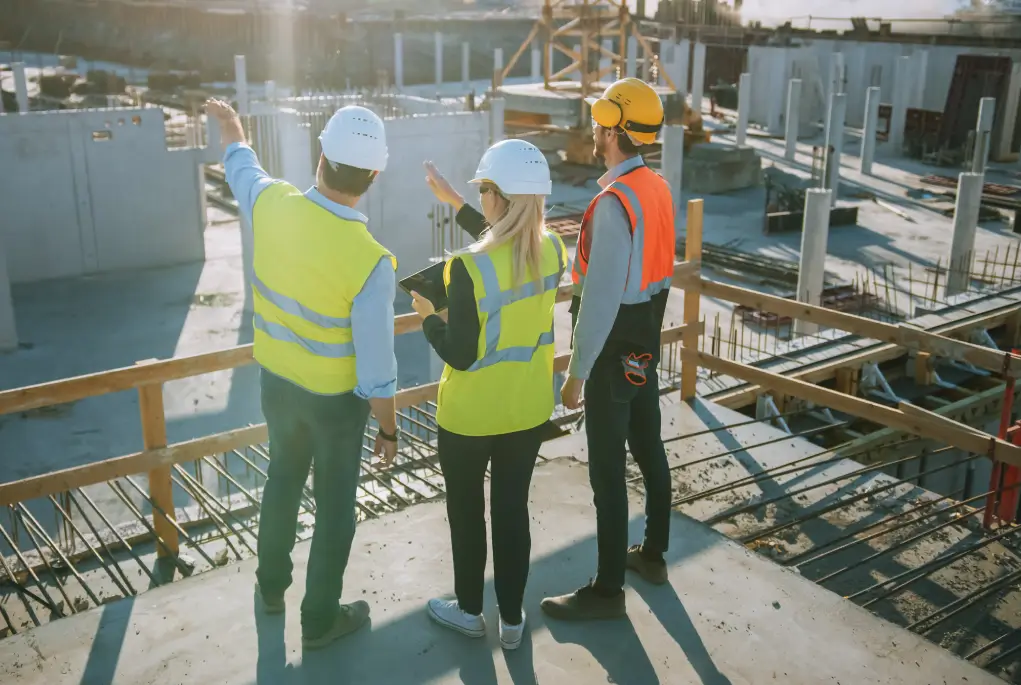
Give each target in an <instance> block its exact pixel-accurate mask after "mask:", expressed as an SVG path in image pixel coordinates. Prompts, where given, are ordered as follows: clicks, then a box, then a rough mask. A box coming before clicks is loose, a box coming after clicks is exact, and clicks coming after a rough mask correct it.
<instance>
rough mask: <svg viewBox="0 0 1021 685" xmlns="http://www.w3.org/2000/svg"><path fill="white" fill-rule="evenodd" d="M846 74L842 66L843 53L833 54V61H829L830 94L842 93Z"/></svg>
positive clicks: (843, 65)
mask: <svg viewBox="0 0 1021 685" xmlns="http://www.w3.org/2000/svg"><path fill="white" fill-rule="evenodd" d="M846 74H847V67H846V66H845V64H844V53H842V52H834V53H833V59H832V60H831V61H830V86H831V91H830V92H832V93H843V92H844V77H845V75H846Z"/></svg>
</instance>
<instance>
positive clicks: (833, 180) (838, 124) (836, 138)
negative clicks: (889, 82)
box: [826, 93, 847, 205]
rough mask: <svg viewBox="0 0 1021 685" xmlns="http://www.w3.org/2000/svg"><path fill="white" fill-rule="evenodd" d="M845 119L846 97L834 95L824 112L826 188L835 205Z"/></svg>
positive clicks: (838, 184) (839, 94)
mask: <svg viewBox="0 0 1021 685" xmlns="http://www.w3.org/2000/svg"><path fill="white" fill-rule="evenodd" d="M846 117H847V95H846V94H845V93H834V94H833V95H831V96H830V106H829V108H828V109H827V111H826V176H827V179H828V181H829V182H828V183H827V184H826V187H827V188H829V189H830V190H832V191H833V194H832V197H831V198H830V199H831V201H832V202H833V204H834V205H835V204H837V196H838V195H840V153H841V152H842V151H843V148H844V119H845V118H846Z"/></svg>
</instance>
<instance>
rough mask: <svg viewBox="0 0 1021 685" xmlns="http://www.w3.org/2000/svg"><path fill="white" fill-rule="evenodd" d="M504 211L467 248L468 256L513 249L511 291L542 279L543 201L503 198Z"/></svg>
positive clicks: (539, 197)
mask: <svg viewBox="0 0 1021 685" xmlns="http://www.w3.org/2000/svg"><path fill="white" fill-rule="evenodd" d="M502 197H504V198H505V199H506V200H507V210H506V211H505V212H504V213H503V216H501V217H500V218H499V219H498V220H497V221H496V223H494V224H493V225H492V226H491V227H490V228H489V230H487V231H486V232H485V233H483V234H482V236H481V237H480V238H479V240H478V241H477V242H476V243H474V244H472V245H471V246H469V247H468V251H469V252H474V253H486V252H492V251H493V250H495V249H497V248H499V247H503V246H504V245H506V244H507V243H511V244H512V246H513V248H512V249H513V253H514V257H513V272H512V274H513V276H512V278H513V282H514V288H519V287H521V286H522V285H524V284H525V283H529V282H531V281H535V280H539V279H540V278H542V272H541V270H542V267H541V260H542V238H543V232H544V231H545V229H546V224H545V218H546V216H545V215H546V197H545V196H544V195H504V196H502Z"/></svg>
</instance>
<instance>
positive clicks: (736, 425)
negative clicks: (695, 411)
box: [663, 409, 809, 443]
mask: <svg viewBox="0 0 1021 685" xmlns="http://www.w3.org/2000/svg"><path fill="white" fill-rule="evenodd" d="M807 411H809V410H808V409H799V410H797V411H792V412H786V413H784V414H780V415H779V416H770V417H767V418H764V419H751V420H749V421H741V422H739V423H731V424H729V425H726V426H719V427H718V428H707V429H705V430H701V431H698V432H697V433H686V434H684V435H677V436H674V437H672V438H664V439H663V442H664V443H668V442H677V441H678V440H686V439H688V438H696V437H698V436H700V435H707V434H709V433H718V432H720V431H725V430H730V429H731V428H740V427H741V426H750V425H752V424H755V423H764V422H766V421H773V420H774V419H778V418H782V419H786V418H789V417H791V416H798V415H799V414H804V413H805V412H807Z"/></svg>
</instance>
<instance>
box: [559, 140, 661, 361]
mask: <svg viewBox="0 0 1021 685" xmlns="http://www.w3.org/2000/svg"><path fill="white" fill-rule="evenodd" d="M644 163H645V162H644V161H643V160H642V158H641V156H636V157H631V158H629V159H626V160H624V161H623V162H621V163H620V164H618V165H617V166H615V167H613V168H612V169H610V170H609V171H607V172H606V173H605V174H603V176H602V177H601V178H600V179H599V186H600V187H601V188H606V187H607V186H609V185H610V184H611V183H613V182H614V181H615V180H617V178H619V177H620V176H622V175H623V174H625V173H627V172H629V171H632V170H633V169H636V168H637V167H639V166H641V165H643V164H644ZM589 230H590V231H591V232H592V246H591V248H590V249H589V260H588V274H587V275H586V277H585V284H584V286H583V288H582V294H581V306H580V308H579V309H578V321H577V323H576V324H575V326H574V349H573V351H572V353H571V364H570V367H569V368H568V373H569V374H570V375H571V376H572V377H574V378H578V379H581V380H586V379H588V377H589V374H590V373H591V372H592V367H593V365H595V363H596V359H597V358H598V357H599V353H600V352H602V351H603V345H605V344H606V339H607V338H608V337H609V336H610V330H611V329H612V328H613V322H614V321H615V320H616V318H617V311H618V310H619V309H620V305H621V303H622V302H623V300H624V289H625V287H626V285H627V278H628V270H629V267H630V265H631V222H630V220H629V219H628V216H627V212H626V211H624V205H622V204H621V203H620V200H618V199H617V198H616V197H615V196H614V195H612V194H609V193H608V194H606V195H603V196H602V197H600V198H599V200H598V201H597V202H596V206H595V209H593V210H592V223H591V224H590V226H589Z"/></svg>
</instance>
